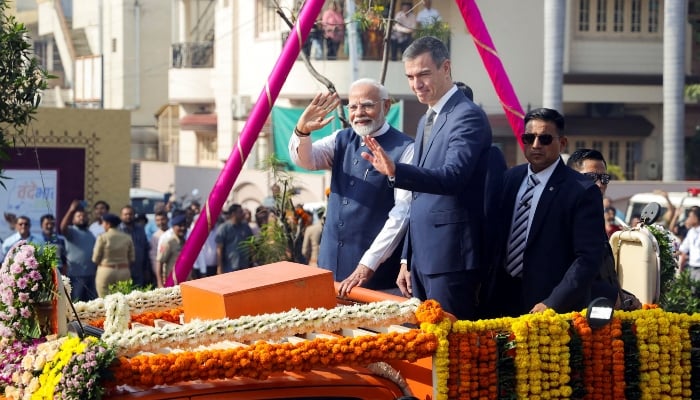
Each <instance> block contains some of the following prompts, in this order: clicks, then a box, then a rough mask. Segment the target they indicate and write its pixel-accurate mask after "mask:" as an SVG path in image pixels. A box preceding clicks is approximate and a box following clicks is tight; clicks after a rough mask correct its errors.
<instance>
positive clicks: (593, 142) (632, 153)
mask: <svg viewBox="0 0 700 400" xmlns="http://www.w3.org/2000/svg"><path fill="white" fill-rule="evenodd" d="M573 143H574V146H575V147H574V148H573V149H571V152H573V151H574V150H578V149H594V150H598V151H599V152H600V153H601V154H602V155H603V157H605V162H606V163H607V165H608V167H610V166H613V165H616V166H619V167H620V170H621V171H622V173H623V174H624V176H625V178H626V179H634V177H635V169H636V167H637V160H639V159H640V157H639V155H640V151H641V145H640V143H641V142H639V141H637V140H608V138H603V137H600V138H598V137H591V138H587V139H583V138H581V139H577V140H576V141H575V142H573ZM622 148H624V154H621V153H620V151H621V150H620V149H622ZM571 152H569V153H571Z"/></svg>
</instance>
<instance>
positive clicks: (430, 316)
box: [416, 299, 445, 324]
mask: <svg viewBox="0 0 700 400" xmlns="http://www.w3.org/2000/svg"><path fill="white" fill-rule="evenodd" d="M416 318H417V319H418V321H419V322H428V323H431V324H436V323H438V322H440V321H442V319H443V318H445V313H444V312H443V311H442V307H441V306H440V303H438V302H437V301H436V300H433V299H428V300H426V301H424V302H423V303H422V304H421V305H420V306H418V309H416Z"/></svg>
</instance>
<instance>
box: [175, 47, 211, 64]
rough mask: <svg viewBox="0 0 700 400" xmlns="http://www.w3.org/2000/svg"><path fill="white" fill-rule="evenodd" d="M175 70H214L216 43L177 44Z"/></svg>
mask: <svg viewBox="0 0 700 400" xmlns="http://www.w3.org/2000/svg"><path fill="white" fill-rule="evenodd" d="M172 50H173V60H172V67H173V68H213V67H214V42H197V43H175V44H173V46H172Z"/></svg>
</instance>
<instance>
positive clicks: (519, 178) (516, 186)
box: [502, 164, 527, 233]
mask: <svg viewBox="0 0 700 400" xmlns="http://www.w3.org/2000/svg"><path fill="white" fill-rule="evenodd" d="M515 168H517V170H514V171H513V174H512V175H511V179H510V182H506V183H505V188H506V190H505V191H504V193H503V196H504V197H503V207H502V209H503V210H504V211H505V214H504V215H505V216H506V219H505V222H506V224H505V225H506V226H508V232H509V233H510V230H511V229H512V226H511V224H512V223H513V210H514V209H515V202H516V200H517V199H516V198H517V196H518V190H520V185H522V183H523V179H525V175H526V174H527V164H524V165H521V166H518V167H515Z"/></svg>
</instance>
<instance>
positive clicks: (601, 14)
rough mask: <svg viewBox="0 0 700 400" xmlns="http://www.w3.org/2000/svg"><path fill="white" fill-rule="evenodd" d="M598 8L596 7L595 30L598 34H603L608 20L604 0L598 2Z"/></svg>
mask: <svg viewBox="0 0 700 400" xmlns="http://www.w3.org/2000/svg"><path fill="white" fill-rule="evenodd" d="M597 5H598V7H596V8H597V9H596V22H595V30H596V31H598V32H605V29H606V27H607V25H606V22H607V19H608V16H607V11H608V7H607V1H605V0H598V4H597Z"/></svg>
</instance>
